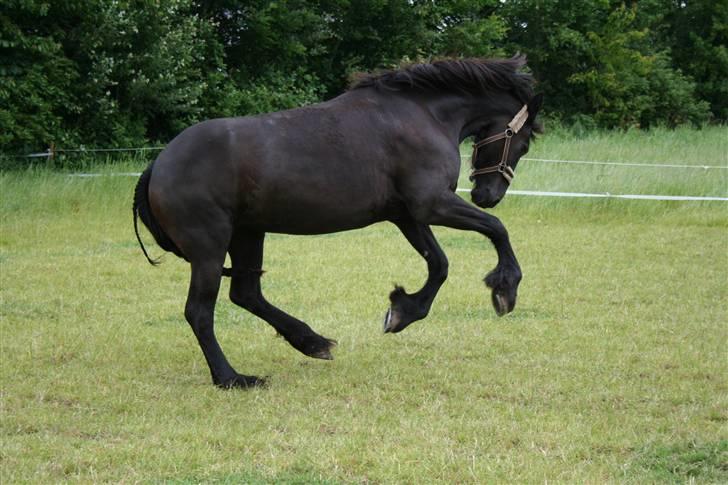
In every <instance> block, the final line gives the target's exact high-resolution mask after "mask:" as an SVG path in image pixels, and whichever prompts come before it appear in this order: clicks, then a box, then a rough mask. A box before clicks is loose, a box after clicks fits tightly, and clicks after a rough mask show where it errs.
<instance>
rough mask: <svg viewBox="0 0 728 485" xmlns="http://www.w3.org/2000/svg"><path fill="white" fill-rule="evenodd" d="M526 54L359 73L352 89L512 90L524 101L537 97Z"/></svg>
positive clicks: (465, 91)
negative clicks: (508, 57)
mask: <svg viewBox="0 0 728 485" xmlns="http://www.w3.org/2000/svg"><path fill="white" fill-rule="evenodd" d="M525 65H526V57H525V56H523V55H516V56H514V57H512V58H510V59H443V60H438V61H434V62H432V63H430V64H412V65H409V66H406V67H403V68H402V69H396V70H389V71H380V72H377V73H373V74H367V73H363V74H358V75H355V78H354V81H353V83H352V84H351V87H350V88H349V89H361V88H368V87H373V88H375V89H386V90H390V91H410V92H412V91H415V92H450V93H458V94H472V95H481V94H484V93H486V92H489V91H493V90H502V91H510V92H512V93H513V94H515V95H516V96H517V97H518V98H519V100H520V101H521V102H523V103H527V102H528V101H529V100H530V99H531V97H532V96H533V93H534V91H533V84H534V79H533V77H532V76H531V75H530V74H527V73H524V72H520V70H521V69H522V68H523V67H525Z"/></svg>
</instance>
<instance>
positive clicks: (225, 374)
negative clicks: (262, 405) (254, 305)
mask: <svg viewBox="0 0 728 485" xmlns="http://www.w3.org/2000/svg"><path fill="white" fill-rule="evenodd" d="M195 234H196V236H197V237H196V238H191V237H187V238H185V241H186V243H187V244H185V254H186V256H187V257H188V258H189V259H190V264H191V267H192V277H191V280H190V289H189V293H188V295H187V304H186V305H185V318H186V319H187V322H188V323H189V324H190V326H191V327H192V331H193V332H194V333H195V337H197V341H198V342H199V344H200V348H201V349H202V353H203V354H204V355H205V360H206V361H207V365H208V366H209V367H210V374H212V382H213V383H214V384H215V385H217V386H220V387H223V388H231V387H250V386H255V385H261V384H263V380H262V379H259V378H257V377H255V376H245V375H241V374H238V373H237V372H235V369H233V368H232V366H231V365H230V364H229V363H228V361H227V359H226V358H225V354H223V352H222V349H221V348H220V345H219V344H218V342H217V339H216V338H215V329H214V316H215V301H216V300H217V294H218V291H219V290H220V279H221V278H222V266H223V263H224V261H225V252H226V251H225V245H226V244H227V238H220V239H221V241H219V242H214V241H212V240H211V239H212V238H209V237H207V238H202V239H204V240H200V239H201V237H200V235H201V234H205V232H203V231H198V232H196V233H195ZM228 234H229V233H228ZM222 239H224V240H225V243H223V242H222Z"/></svg>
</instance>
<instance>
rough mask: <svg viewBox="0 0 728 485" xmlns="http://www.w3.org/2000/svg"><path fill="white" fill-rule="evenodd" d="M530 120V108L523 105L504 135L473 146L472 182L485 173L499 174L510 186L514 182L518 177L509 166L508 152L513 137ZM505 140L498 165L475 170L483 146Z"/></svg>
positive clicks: (494, 136)
mask: <svg viewBox="0 0 728 485" xmlns="http://www.w3.org/2000/svg"><path fill="white" fill-rule="evenodd" d="M527 119H528V106H527V105H525V104H524V105H523V108H521V110H520V111H519V112H518V113H516V116H514V117H513V119H512V120H511V121H510V122H509V123H508V127H507V128H506V129H505V131H503V133H498V134H497V135H493V136H489V137H488V138H485V139H483V140H480V141H479V142H477V143H476V144H475V145H473V155H472V157H471V159H470V164H471V166H472V167H473V171H472V172H470V181H471V182H472V181H473V180H475V177H476V176H478V175H482V174H485V173H493V172H498V173H500V174H501V175H502V176H503V178H504V179H506V182H508V184H509V185H510V183H511V181H512V180H513V177H515V176H516V174H515V172H513V169H512V168H511V167H509V166H508V163H507V162H508V151H509V150H510V148H511V138H513V135H515V134H516V133H518V132H519V130H520V129H521V128H523V125H524V124H525V123H526V120H527ZM504 138H505V140H506V141H505V143H504V144H503V155H502V156H501V161H500V163H499V164H498V165H491V166H490V167H483V168H479V169H477V170H476V169H475V161H476V159H477V158H478V149H479V148H480V147H482V146H485V145H487V144H489V143H493V142H494V141H498V140H502V139H504Z"/></svg>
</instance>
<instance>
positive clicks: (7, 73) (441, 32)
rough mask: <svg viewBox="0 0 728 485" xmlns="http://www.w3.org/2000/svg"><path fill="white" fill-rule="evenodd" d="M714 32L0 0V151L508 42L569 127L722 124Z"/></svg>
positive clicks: (252, 104)
mask: <svg viewBox="0 0 728 485" xmlns="http://www.w3.org/2000/svg"><path fill="white" fill-rule="evenodd" d="M545 19H546V20H545ZM727 44H728V4H726V3H725V2H714V1H709V0H690V1H687V2H675V1H673V0H646V1H644V2H631V3H627V4H625V3H624V2H622V1H615V0H579V1H573V2H565V1H563V0H513V1H508V2H501V1H498V0H485V1H483V0H442V1H437V2H433V1H430V0H414V1H408V0H276V1H272V2H271V1H267V0H252V1H246V2H242V1H240V0H210V1H206V2H200V1H197V0H158V1H155V2H136V1H132V0H113V1H105V0H88V1H81V0H69V1H64V2H46V1H43V0H8V1H6V2H5V4H4V6H3V9H2V10H0V152H2V153H4V154H6V155H7V154H17V153H22V152H28V151H39V150H44V149H45V148H46V147H48V146H49V145H50V144H52V143H54V144H55V145H57V146H65V147H68V146H73V145H77V144H85V145H87V146H95V145H96V146H105V147H114V146H129V145H136V144H144V143H149V142H161V143H164V142H166V141H168V140H169V139H170V138H172V137H173V136H174V135H175V134H176V133H178V132H179V131H180V130H182V129H183V128H184V127H186V126H188V125H190V124H192V123H194V122H196V121H199V120H202V119H206V118H211V117H216V116H239V115H245V114H251V113H259V112H263V111H270V110H277V109H285V108H290V107H293V106H298V105H301V104H308V103H312V102H315V101H319V100H321V99H326V98H328V97H331V96H335V95H337V94H338V93H340V92H341V91H342V90H344V89H345V88H346V85H347V82H348V79H349V78H350V76H351V74H352V73H353V72H356V71H362V70H367V71H368V70H373V69H377V68H382V67H385V68H391V67H396V66H398V65H400V64H401V63H402V62H411V61H421V60H424V61H426V60H429V59H431V58H433V57H441V56H478V57H492V56H507V55H512V54H513V53H515V52H517V51H521V52H524V53H526V54H527V55H528V57H529V66H530V67H531V69H532V70H533V71H534V74H535V76H536V78H537V79H539V81H540V87H539V89H540V90H542V91H544V92H545V94H546V104H547V109H546V112H547V113H548V114H550V116H551V117H553V118H558V119H561V120H563V121H565V122H567V123H575V124H578V125H580V126H583V127H588V126H594V127H607V128H628V127H648V126H651V125H665V126H676V125H680V124H683V123H692V124H701V123H704V122H705V121H707V120H709V119H712V120H716V121H725V120H726V119H728V101H727V100H728V82H727V81H726V79H728V50H727V48H726V45H727Z"/></svg>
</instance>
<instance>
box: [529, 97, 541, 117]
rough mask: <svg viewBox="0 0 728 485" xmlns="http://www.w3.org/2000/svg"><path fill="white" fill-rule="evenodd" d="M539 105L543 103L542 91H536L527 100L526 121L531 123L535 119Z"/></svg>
mask: <svg viewBox="0 0 728 485" xmlns="http://www.w3.org/2000/svg"><path fill="white" fill-rule="evenodd" d="M541 105H543V93H538V94H537V95H536V96H534V97H533V98H531V101H529V102H528V121H529V122H531V123H533V120H534V119H536V115H537V114H538V111H539V110H540V109H541Z"/></svg>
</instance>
